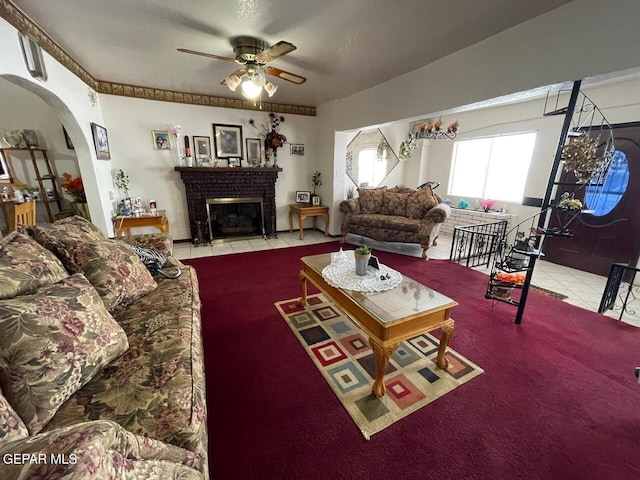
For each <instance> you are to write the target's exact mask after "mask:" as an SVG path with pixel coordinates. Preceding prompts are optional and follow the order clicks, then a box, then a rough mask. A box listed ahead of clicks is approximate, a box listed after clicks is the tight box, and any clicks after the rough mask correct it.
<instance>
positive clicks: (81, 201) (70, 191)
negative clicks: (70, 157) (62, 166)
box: [61, 172, 91, 220]
mask: <svg viewBox="0 0 640 480" xmlns="http://www.w3.org/2000/svg"><path fill="white" fill-rule="evenodd" d="M61 183H62V189H63V190H64V191H65V193H66V194H67V195H69V196H70V197H71V198H73V201H72V202H71V208H72V209H73V213H75V214H76V215H79V216H81V217H84V218H86V219H87V220H90V219H91V217H90V216H89V206H88V205H87V196H86V194H85V191H84V184H83V183H82V177H81V176H80V175H78V176H76V177H74V176H73V175H71V174H70V173H67V172H65V173H63V174H62V182H61Z"/></svg>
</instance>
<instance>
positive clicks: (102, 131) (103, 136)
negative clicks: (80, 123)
mask: <svg viewBox="0 0 640 480" xmlns="http://www.w3.org/2000/svg"><path fill="white" fill-rule="evenodd" d="M91 132H92V133H93V144H94V145H95V147H96V157H97V158H98V160H109V159H111V150H110V149H109V137H108V136H107V129H106V128H104V127H103V126H101V125H98V124H97V123H93V122H92V123H91Z"/></svg>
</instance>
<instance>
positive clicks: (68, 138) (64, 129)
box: [62, 125, 75, 150]
mask: <svg viewBox="0 0 640 480" xmlns="http://www.w3.org/2000/svg"><path fill="white" fill-rule="evenodd" d="M62 133H64V141H65V143H66V144H67V148H68V149H69V150H75V147H74V146H73V142H72V141H71V138H70V137H69V134H68V133H67V129H66V128H64V125H63V126H62Z"/></svg>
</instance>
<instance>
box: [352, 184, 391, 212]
mask: <svg viewBox="0 0 640 480" xmlns="http://www.w3.org/2000/svg"><path fill="white" fill-rule="evenodd" d="M386 190H387V187H379V188H359V189H358V201H359V202H360V212H361V213H380V212H382V203H383V201H384V192H385V191H386Z"/></svg>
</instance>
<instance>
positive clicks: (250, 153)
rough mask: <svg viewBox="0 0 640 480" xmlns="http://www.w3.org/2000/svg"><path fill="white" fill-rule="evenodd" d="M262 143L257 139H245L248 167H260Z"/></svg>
mask: <svg viewBox="0 0 640 480" xmlns="http://www.w3.org/2000/svg"><path fill="white" fill-rule="evenodd" d="M261 146H262V141H261V140H260V139H259V138H247V163H248V164H249V165H260V162H261V161H262V155H261V152H260V150H261Z"/></svg>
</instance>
